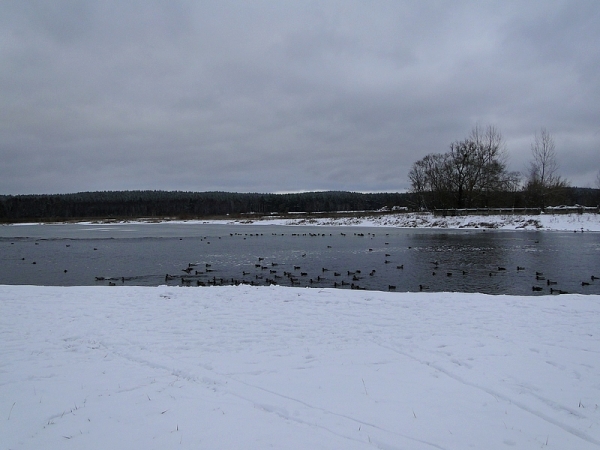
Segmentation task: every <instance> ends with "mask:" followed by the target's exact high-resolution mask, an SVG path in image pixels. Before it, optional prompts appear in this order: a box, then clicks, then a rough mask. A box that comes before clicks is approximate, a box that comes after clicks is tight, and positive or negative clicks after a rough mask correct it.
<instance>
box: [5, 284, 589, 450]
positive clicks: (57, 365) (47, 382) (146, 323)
mask: <svg viewBox="0 0 600 450" xmlns="http://www.w3.org/2000/svg"><path fill="white" fill-rule="evenodd" d="M599 313H600V297H599V296H579V295H565V296H554V297H549V296H546V297H511V296H496V297H494V296H486V295H482V294H458V293H453V294H449V293H427V294H425V293H423V294H402V293H385V292H369V291H359V292H357V291H341V290H330V289H321V290H317V289H294V288H283V287H262V288H255V287H248V286H239V287H220V288H204V289H189V288H178V287H166V286H160V287H155V288H145V287H119V288H110V287H71V288H61V287H30V286H0V338H1V340H0V342H1V345H0V437H1V438H0V441H1V442H2V448H6V449H39V448H44V449H59V448H60V449H67V448H85V449H107V448H112V449H131V448H144V449H165V448H182V449H186V448H189V449H197V448H210V449H232V448H244V449H264V448H278V449H309V448H310V449H332V448H336V449H337V448H340V449H341V448H343V449H363V448H364V449H367V448H382V449H396V448H407V449H408V448H409V449H464V448H478V449H501V448H502V449H504V448H516V449H531V448H541V447H543V448H555V449H567V448H569V449H574V448H577V449H592V448H594V449H595V448H598V447H599V446H600V411H599V409H598V404H599V403H600V384H599V382H598V380H600V358H599V354H600V328H599V325H598V324H599V323H600V321H599Z"/></svg>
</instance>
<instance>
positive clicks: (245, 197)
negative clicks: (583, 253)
mask: <svg viewBox="0 0 600 450" xmlns="http://www.w3.org/2000/svg"><path fill="white" fill-rule="evenodd" d="M564 200H565V204H567V205H582V206H598V204H599V202H600V190H599V189H590V188H567V189H566V190H565V196H564ZM487 206H489V207H504V208H521V207H524V206H525V198H524V196H523V193H522V192H506V193H496V195H495V197H494V201H493V204H489V205H487ZM394 207H396V208H402V209H404V208H407V209H408V210H410V211H415V210H416V209H417V198H416V195H415V194H414V193H370V194H364V193H357V192H345V191H327V192H303V193H295V194H259V193H233V192H180V191H103V192H80V193H74V194H52V195H46V194H43V195H2V196H0V221H1V222H4V223H7V222H24V221H30V220H36V221H66V220H78V219H106V218H119V219H127V218H166V217H170V218H179V219H191V218H208V217H220V216H227V215H229V216H238V215H244V214H251V213H254V214H260V215H267V214H272V213H277V214H286V213H292V212H304V213H317V212H324V213H334V212H342V211H374V210H381V209H384V208H385V209H388V210H390V211H391V210H393V209H394Z"/></svg>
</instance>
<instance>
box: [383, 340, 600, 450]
mask: <svg viewBox="0 0 600 450" xmlns="http://www.w3.org/2000/svg"><path fill="white" fill-rule="evenodd" d="M372 342H373V343H374V344H376V345H378V346H380V347H382V348H385V349H387V350H390V351H392V352H394V353H397V354H399V355H402V356H405V357H407V358H410V359H412V360H413V361H416V362H418V363H420V364H423V365H426V366H428V367H432V368H433V369H435V370H437V371H439V372H441V373H443V374H444V375H446V376H447V377H449V378H452V379H453V380H455V381H458V382H459V383H461V384H463V385H465V386H469V387H472V388H475V389H478V390H480V391H482V392H485V393H486V394H489V395H491V396H493V397H495V398H499V399H501V400H503V401H505V402H508V403H510V404H513V405H515V406H516V407H517V408H519V409H521V410H522V411H525V412H527V413H529V414H533V415H534V416H537V417H539V418H540V419H542V420H544V421H546V422H548V423H549V424H552V425H554V426H556V427H558V428H561V429H562V430H563V431H565V432H567V433H569V434H571V435H573V436H575V437H578V438H579V439H582V440H584V441H586V442H589V443H590V444H594V445H597V446H599V447H600V441H599V440H597V439H594V438H593V437H591V436H588V435H587V434H586V433H584V432H582V431H579V430H577V429H576V428H573V427H571V426H570V425H567V424H565V423H562V422H560V421H559V420H556V419H554V418H552V417H550V416H548V415H546V414H544V413H543V412H541V411H537V410H535V409H533V408H531V407H529V406H527V405H526V404H524V403H521V402H519V401H516V400H513V399H512V398H510V397H509V396H507V395H505V394H502V393H500V392H497V391H495V390H493V389H490V388H488V387H485V386H482V385H479V384H477V383H473V382H471V381H467V380H465V379H463V378H461V377H459V376H458V375H456V374H454V373H452V372H450V371H449V370H447V369H445V368H443V367H441V366H440V365H438V364H435V363H431V362H428V361H424V360H421V359H419V358H417V357H416V356H413V355H410V354H408V353H405V352H402V351H400V350H398V349H396V348H393V347H389V346H387V345H384V344H381V343H380V342H376V341H372ZM567 412H569V411H568V410H567Z"/></svg>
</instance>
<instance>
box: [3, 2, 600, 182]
mask: <svg viewBox="0 0 600 450" xmlns="http://www.w3.org/2000/svg"><path fill="white" fill-rule="evenodd" d="M598 24H600V2H598V1H597V0H589V1H583V0H582V1H577V0H573V1H552V0H542V1H531V0H527V1H525V0H523V1H504V0H502V1H500V0H499V1H495V2H494V1H485V2H484V1H457V0H454V1H419V0H414V1H400V0H389V1H378V0H362V1H351V0H337V1H335V0H334V1H228V0H218V1H217V0H214V1H173V0H164V1H160V0H156V1H148V0H144V1H122V0H115V1H110V0H107V1H98V2H88V1H83V0H81V1H59V0H53V1H43V0H40V1H33V0H23V1H2V2H0V132H1V135H0V194H26V193H66V192H78V191H91V190H124V189H161V190H191V191H209V190H223V191H237V192H296V191H306V190H350V191H361V192H373V191H390V192H397V191H403V190H406V189H408V188H409V187H410V186H409V182H408V176H407V175H408V171H409V170H410V167H411V166H412V164H413V163H414V162H415V161H416V160H418V159H420V158H422V157H423V156H425V155H426V154H428V153H440V152H446V151H447V150H448V146H449V145H450V143H451V142H453V141H457V140H461V139H464V138H466V137H467V136H468V134H469V132H470V131H471V129H472V128H473V126H474V125H476V124H477V123H479V124H481V125H488V124H492V125H495V126H496V127H497V128H498V129H499V130H500V131H501V132H502V134H503V136H504V138H505V141H506V148H507V151H508V153H509V155H510V157H509V168H510V169H511V170H517V171H522V172H524V171H525V170H526V165H527V162H528V160H529V159H530V156H531V150H530V147H531V142H532V140H533V138H534V134H535V133H536V131H538V132H539V130H540V129H541V128H542V127H545V128H546V129H547V130H548V131H549V132H550V133H551V134H552V136H553V137H554V140H555V142H556V151H557V159H558V162H559V165H560V174H561V175H563V176H564V177H565V178H567V179H568V180H569V181H570V182H571V183H572V184H573V185H576V186H582V187H586V186H587V187H593V186H595V179H596V174H597V173H598V170H599V169H600V26H599V25H598Z"/></svg>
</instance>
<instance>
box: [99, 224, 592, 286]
mask: <svg viewBox="0 0 600 450" xmlns="http://www.w3.org/2000/svg"><path fill="white" fill-rule="evenodd" d="M236 235H237V233H236ZM240 235H241V234H240ZM260 235H261V236H262V234H260ZM273 235H275V233H273ZM340 235H341V236H346V234H345V233H340ZM354 235H355V236H359V237H364V236H365V234H364V233H354ZM368 235H371V233H368ZM231 236H234V233H231ZM246 236H248V234H246ZM249 236H254V235H253V234H249ZM256 236H258V234H257V235H256ZM292 236H311V237H318V236H325V234H320V233H304V234H296V233H294V234H292ZM329 236H331V234H329ZM374 236H375V234H372V235H371V237H374ZM203 239H207V238H203ZM219 239H221V238H220V237H219ZM244 239H246V238H244ZM207 243H210V242H207ZM385 245H388V243H387V242H386V243H385ZM327 248H328V249H330V248H332V246H331V245H327ZM410 248H411V247H409V249H410ZM373 250H374V249H372V248H368V252H373ZM301 256H302V257H306V253H302V254H301ZM391 259H393V257H392V255H391V254H390V253H385V259H384V260H383V261H382V264H385V265H390V264H391V267H392V268H393V267H394V265H395V269H396V270H397V271H403V270H404V264H396V263H392V261H391ZM308 265H309V266H311V269H305V268H303V266H302V265H297V264H294V263H291V262H289V261H288V262H285V263H281V262H277V261H275V260H273V261H269V260H268V258H267V259H266V258H265V257H262V256H259V257H256V260H255V263H254V264H253V267H250V265H248V267H246V268H245V269H244V270H242V272H241V274H239V275H238V276H233V277H231V276H219V275H218V274H219V273H220V272H222V271H221V270H219V269H218V268H213V264H212V263H206V262H203V263H188V264H187V266H185V267H184V268H182V269H180V273H167V274H165V277H164V282H165V283H166V284H179V285H182V286H222V285H240V284H246V285H251V286H260V285H286V286H296V287H333V288H349V289H356V290H362V289H367V287H365V284H367V285H369V286H370V288H372V285H373V283H365V280H366V279H367V280H368V279H369V278H373V277H376V276H377V267H375V268H370V269H368V270H365V269H364V267H363V269H362V270H361V269H358V268H347V269H345V270H339V269H337V270H334V269H330V268H327V267H321V268H320V269H315V268H314V264H308ZM387 267H389V266H387ZM522 271H527V269H526V268H525V267H522V266H517V267H516V272H522ZM502 272H507V268H506V267H502V266H498V267H497V269H495V270H492V271H490V272H489V273H488V275H489V277H494V276H496V275H498V274H500V273H502ZM455 275H456V276H463V277H465V276H468V275H469V271H467V270H449V269H444V268H442V267H441V266H440V263H439V262H438V261H431V276H432V277H436V276H444V277H452V276H455ZM478 275H480V274H478ZM534 276H535V278H534V280H535V281H534V284H533V285H532V287H531V290H532V291H533V292H542V291H545V290H546V291H549V292H550V293H551V294H566V293H567V291H565V290H563V289H560V288H559V286H558V281H557V280H552V279H550V278H546V277H545V276H544V274H543V273H542V272H535V273H534ZM96 280H98V281H100V280H103V279H101V278H96ZM596 280H600V277H596V276H594V275H592V276H591V277H590V278H589V279H588V280H584V281H581V286H582V287H585V286H590V284H591V283H594V281H596ZM125 281H126V278H122V279H121V282H122V283H124V282H125ZM109 284H111V285H115V284H116V283H115V282H114V280H113V281H109ZM386 286H387V290H389V291H395V290H396V289H397V285H395V284H386ZM382 288H385V285H384V286H383V287H382V286H380V287H379V289H382ZM430 289H431V288H430V285H428V284H425V283H420V284H418V290H419V291H427V290H430ZM436 289H437V290H439V289H438V288H437V287H436ZM413 290H414V289H413Z"/></svg>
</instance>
